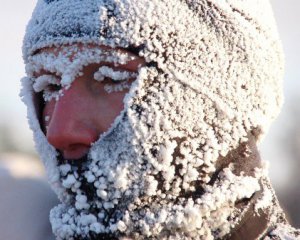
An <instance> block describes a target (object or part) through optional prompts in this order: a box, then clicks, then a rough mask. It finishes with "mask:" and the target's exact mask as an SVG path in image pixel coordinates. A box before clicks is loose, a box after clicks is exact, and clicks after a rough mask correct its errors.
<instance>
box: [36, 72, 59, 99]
mask: <svg viewBox="0 0 300 240" xmlns="http://www.w3.org/2000/svg"><path fill="white" fill-rule="evenodd" d="M33 89H34V91H35V92H37V93H42V94H43V98H44V100H45V101H49V100H51V99H52V98H54V97H55V98H57V97H58V96H59V92H60V90H61V89H62V86H61V84H60V81H59V79H58V77H57V76H54V75H49V74H45V75H41V76H39V77H37V78H36V79H35V81H34V83H33Z"/></svg>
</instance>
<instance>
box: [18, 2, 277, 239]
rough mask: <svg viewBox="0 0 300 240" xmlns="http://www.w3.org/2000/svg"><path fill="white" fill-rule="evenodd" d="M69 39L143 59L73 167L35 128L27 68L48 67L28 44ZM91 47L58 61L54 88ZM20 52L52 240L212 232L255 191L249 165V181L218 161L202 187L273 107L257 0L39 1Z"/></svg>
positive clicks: (268, 30) (263, 9) (263, 15)
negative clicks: (111, 116)
mask: <svg viewBox="0 0 300 240" xmlns="http://www.w3.org/2000/svg"><path fill="white" fill-rule="evenodd" d="M73 43H82V44H89V43H92V44H100V45H105V46H110V47H112V48H115V47H119V48H120V47H121V48H125V49H129V48H131V49H132V48H134V49H135V50H136V52H137V54H138V55H139V56H141V57H143V58H144V59H145V60H146V63H147V64H146V66H144V67H142V68H141V69H140V71H139V72H138V75H137V78H136V80H135V82H134V83H133V84H132V85H131V88H130V91H129V93H128V94H127V95H126V97H125V99H124V110H123V111H122V112H121V114H120V116H119V117H117V118H116V119H115V121H114V123H113V124H112V126H111V127H110V129H109V130H108V131H107V132H105V133H104V134H102V135H101V136H99V139H98V141H96V142H95V143H94V144H93V145H92V146H91V149H90V151H89V154H88V159H87V161H86V164H84V166H82V167H80V168H76V167H74V166H72V164H69V163H66V164H59V162H58V160H57V156H58V153H57V151H56V150H55V149H54V148H53V147H52V146H51V145H50V144H49V143H48V142H47V139H46V138H45V135H44V133H43V132H42V131H41V127H40V124H39V120H38V118H39V112H38V111H37V110H38V109H37V107H36V106H35V101H34V98H35V96H36V95H37V94H36V93H35V91H36V89H35V88H34V85H35V81H36V79H35V78H34V76H33V74H32V69H36V68H38V66H37V65H38V62H39V60H41V61H44V62H47V63H48V64H49V66H50V65H51V64H54V63H52V62H51V56H50V57H49V56H43V55H39V52H38V50H40V49H42V48H44V47H50V46H61V45H64V44H73ZM87 51H88V50H87ZM100 55H101V54H100V53H97V52H92V53H89V54H86V55H82V56H81V58H80V59H81V60H80V61H79V63H77V65H72V64H73V63H70V64H69V65H64V67H61V69H62V70H61V75H62V84H64V85H65V86H68V85H70V84H72V81H73V79H74V77H75V76H74V75H76V74H74V72H75V73H77V72H76V68H80V66H82V65H84V63H83V62H87V61H90V60H91V59H92V60H95V59H97V56H100ZM23 56H24V61H25V64H26V67H27V75H28V76H27V77H25V78H24V79H23V81H22V82H23V90H22V93H21V95H22V98H23V101H24V102H25V104H26V105H27V106H28V118H29V123H30V126H31V128H32V130H33V132H34V138H35V142H36V148H37V150H38V152H39V154H40V155H41V158H42V160H43V162H44V164H45V167H46V170H47V173H48V177H49V181H50V183H51V185H52V187H53V189H54V190H55V191H56V193H57V194H58V196H59V198H60V200H61V201H62V204H60V205H59V206H57V207H56V208H54V209H53V210H52V212H51V222H52V227H53V231H54V233H55V234H56V236H57V239H81V238H82V239H98V238H97V236H101V234H102V233H106V234H108V235H109V236H114V237H120V236H131V237H132V238H136V239H146V238H147V237H150V236H151V237H152V238H153V239H194V238H195V236H198V238H199V239H213V238H222V237H223V236H225V235H226V234H228V233H229V231H230V227H231V225H232V224H233V219H234V218H235V216H236V212H235V207H234V205H235V203H236V202H237V201H239V200H241V199H244V198H249V197H250V196H252V195H253V194H254V193H255V192H257V191H259V190H260V185H259V179H260V177H261V175H262V174H263V173H262V172H261V171H260V170H257V172H256V173H255V174H256V175H255V176H252V177H251V176H243V175H242V174H241V175H235V174H234V173H233V170H232V169H231V168H230V167H228V168H226V169H223V170H222V172H221V173H220V174H219V176H220V177H219V178H218V180H217V181H216V182H215V183H214V184H213V185H211V184H209V183H210V182H211V180H212V179H211V178H212V175H213V174H214V173H215V171H216V162H217V160H218V159H219V158H220V157H222V156H226V155H227V153H228V152H230V151H231V150H233V149H236V148H237V147H238V146H239V145H240V144H241V143H243V142H247V141H248V137H247V136H248V135H249V133H250V132H251V131H253V130H255V131H256V132H258V133H259V134H258V135H259V136H262V135H263V134H264V133H265V132H266V131H267V129H268V127H269V125H270V123H271V122H272V120H273V119H274V118H275V117H276V116H277V114H278V112H279V109H280V107H281V104H282V92H281V78H282V73H283V60H282V51H281V46H280V43H279V40H278V35H277V32H276V29H275V23H274V19H273V15H272V12H271V8H270V5H269V2H268V1H267V0H259V1H258V0H244V1H236V0H224V1H216V0H185V1H179V0H165V1H164V0H154V1H146V0H84V1H83V0H73V1H69V0H56V1H55V0H54V1H49V0H48V1H46V0H39V1H38V3H37V6H36V8H35V10H34V12H33V15H32V18H31V20H30V22H29V24H28V27H27V31H26V35H25V38H24V44H23ZM91 56H92V57H91ZM116 58H117V61H121V60H120V58H121V57H120V56H116ZM57 64H58V63H57ZM80 64H81V65H80ZM58 65H59V64H58ZM71 65H72V66H71ZM51 66H52V65H51ZM55 69H59V67H57V68H55ZM74 69H75V70H74ZM57 71H58V70H57ZM72 73H73V75H72ZM95 111H97V109H95ZM199 192H201V194H196V193H199ZM230 219H231V220H230ZM201 236H202V237H201Z"/></svg>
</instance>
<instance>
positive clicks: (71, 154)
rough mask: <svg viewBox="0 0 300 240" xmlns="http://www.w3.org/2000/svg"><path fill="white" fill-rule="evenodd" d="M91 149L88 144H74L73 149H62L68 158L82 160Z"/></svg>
mask: <svg viewBox="0 0 300 240" xmlns="http://www.w3.org/2000/svg"><path fill="white" fill-rule="evenodd" d="M89 149H90V147H87V146H72V148H71V149H67V150H64V151H62V155H63V158H64V159H67V160H80V159H81V158H82V157H84V156H85V155H86V154H87V153H88V151H89Z"/></svg>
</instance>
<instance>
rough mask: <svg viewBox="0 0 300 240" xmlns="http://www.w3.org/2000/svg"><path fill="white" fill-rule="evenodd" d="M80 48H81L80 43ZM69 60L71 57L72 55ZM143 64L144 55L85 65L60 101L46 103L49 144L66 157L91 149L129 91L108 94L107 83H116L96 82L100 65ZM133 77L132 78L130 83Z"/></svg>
mask: <svg viewBox="0 0 300 240" xmlns="http://www.w3.org/2000/svg"><path fill="white" fill-rule="evenodd" d="M77 47H78V48H79V49H80V50H81V51H82V48H81V45H77ZM88 47H89V48H101V49H105V50H108V51H119V52H123V53H128V54H129V55H133V56H135V55H134V54H132V53H130V52H128V51H126V50H124V49H111V48H108V47H104V46H96V45H88ZM63 48H64V46H61V47H50V48H44V49H41V50H40V52H48V53H49V52H52V53H54V54H56V55H57V54H58V53H59V52H62V50H63ZM70 59H71V60H72V56H71V57H70ZM144 64H145V62H144V60H143V59H142V58H140V57H136V58H135V59H134V60H132V61H129V62H127V63H126V64H124V65H119V66H118V67H115V66H114V65H113V64H111V63H105V62H101V63H100V64H90V65H88V66H86V67H84V68H83V75H82V76H78V77H76V78H75V80H74V81H73V82H72V84H71V87H70V88H68V89H65V88H64V89H62V91H63V95H62V96H61V97H60V98H59V99H58V100H55V99H52V100H50V101H48V102H45V104H44V108H43V109H42V127H43V129H44V132H45V135H46V137H47V140H48V141H49V143H50V144H51V145H52V146H54V147H55V148H56V149H57V150H58V151H60V152H61V154H62V155H63V157H64V158H65V159H70V160H76V159H80V158H81V157H83V156H84V155H85V154H86V153H87V152H88V151H89V148H90V146H91V144H92V143H94V142H95V141H96V140H98V138H99V136H100V135H101V134H102V133H104V132H105V131H106V130H108V128H109V127H110V126H111V124H112V123H113V121H114V120H115V118H116V117H117V116H118V115H119V114H120V112H121V111H122V110H123V108H124V104H123V99H124V96H125V94H126V93H127V92H128V91H129V90H128V89H124V90H123V91H118V92H112V93H108V92H107V91H105V89H104V85H105V84H107V83H110V84H114V83H113V82H112V81H111V80H110V79H106V80H104V82H99V81H96V80H94V77H93V74H94V73H95V72H96V71H97V70H98V69H99V67H101V66H109V67H112V68H113V69H115V70H118V71H122V70H123V71H125V70H126V71H131V72H137V71H138V68H139V67H140V66H143V65H144ZM42 74H45V73H44V72H43V71H41V72H40V73H36V77H38V76H40V75H42ZM47 74H49V73H47ZM133 80H134V79H129V81H131V82H132V81H133ZM50 87H51V86H50ZM56 88H57V86H56ZM56 90H57V89H56ZM46 117H47V118H46ZM46 119H47V121H46Z"/></svg>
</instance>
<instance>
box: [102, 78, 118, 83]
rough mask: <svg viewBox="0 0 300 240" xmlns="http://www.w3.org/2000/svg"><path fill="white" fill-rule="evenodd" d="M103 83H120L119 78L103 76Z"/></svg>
mask: <svg viewBox="0 0 300 240" xmlns="http://www.w3.org/2000/svg"><path fill="white" fill-rule="evenodd" d="M101 82H102V83H103V84H119V83H121V82H120V81H119V80H115V79H112V78H108V77H105V78H104V79H103V80H102V81H101Z"/></svg>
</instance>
